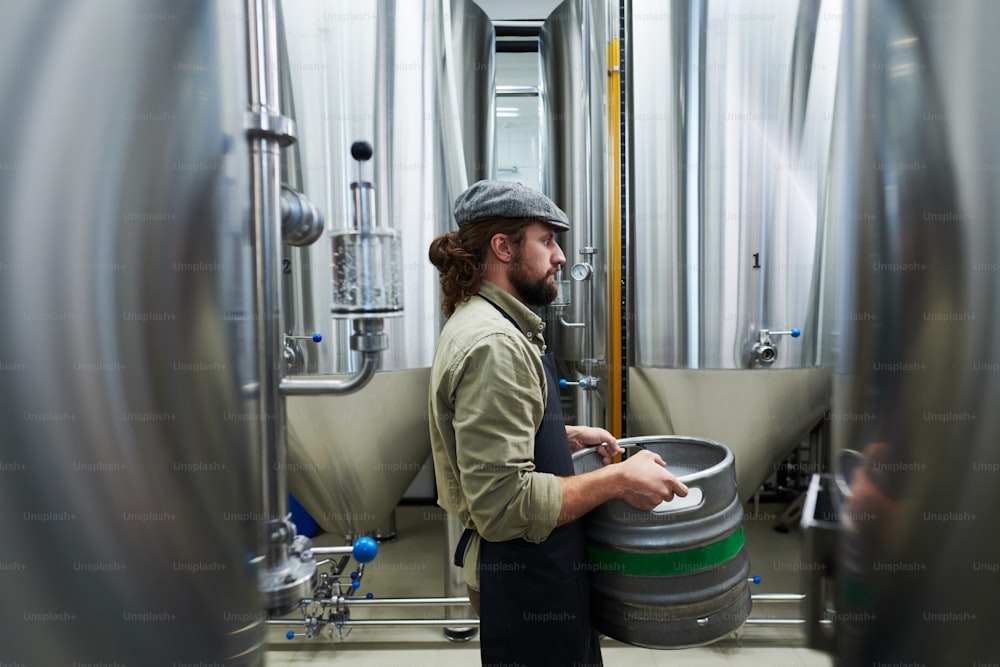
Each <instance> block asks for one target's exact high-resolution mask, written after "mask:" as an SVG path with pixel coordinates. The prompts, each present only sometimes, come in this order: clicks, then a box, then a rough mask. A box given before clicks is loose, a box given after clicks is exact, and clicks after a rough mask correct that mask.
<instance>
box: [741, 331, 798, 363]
mask: <svg viewBox="0 0 1000 667" xmlns="http://www.w3.org/2000/svg"><path fill="white" fill-rule="evenodd" d="M786 335H787V336H791V337H792V338H798V337H799V336H801V335H802V331H801V330H799V329H789V330H788V331H770V330H768V329H761V330H760V331H758V332H757V342H756V343H754V346H753V348H752V349H751V351H750V354H751V358H752V359H753V362H754V363H755V364H757V365H764V366H770V365H771V364H773V363H774V362H775V361H777V359H778V348H776V347H775V346H774V343H773V342H772V341H771V336H786Z"/></svg>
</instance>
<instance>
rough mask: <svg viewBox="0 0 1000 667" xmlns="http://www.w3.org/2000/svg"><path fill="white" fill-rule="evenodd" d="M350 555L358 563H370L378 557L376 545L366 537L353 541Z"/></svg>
mask: <svg viewBox="0 0 1000 667" xmlns="http://www.w3.org/2000/svg"><path fill="white" fill-rule="evenodd" d="M351 555H352V556H354V560H356V561H358V562H359V563H370V562H371V561H373V560H375V556H377V555H378V543H377V542H376V541H375V540H374V539H372V538H370V537H368V536H367V535H365V536H364V537H359V538H358V539H357V540H355V541H354V550H353V551H352V552H351Z"/></svg>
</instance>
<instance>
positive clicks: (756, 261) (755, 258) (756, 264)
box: [753, 252, 760, 269]
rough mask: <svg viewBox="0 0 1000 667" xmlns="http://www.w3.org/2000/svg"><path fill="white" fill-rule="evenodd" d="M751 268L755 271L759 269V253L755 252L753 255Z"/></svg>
mask: <svg viewBox="0 0 1000 667" xmlns="http://www.w3.org/2000/svg"><path fill="white" fill-rule="evenodd" d="M753 268H755V269H759V268H760V253H759V252H755V253H754V254H753Z"/></svg>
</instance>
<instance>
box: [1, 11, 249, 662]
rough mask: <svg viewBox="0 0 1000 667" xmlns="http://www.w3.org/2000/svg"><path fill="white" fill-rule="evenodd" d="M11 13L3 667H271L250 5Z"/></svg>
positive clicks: (5, 58) (4, 273)
mask: <svg viewBox="0 0 1000 667" xmlns="http://www.w3.org/2000/svg"><path fill="white" fill-rule="evenodd" d="M0 14H2V17H3V18H2V20H0V63H3V64H2V66H0V118H2V119H3V124H4V128H5V131H4V132H2V133H0V219H2V220H3V223H2V224H0V311H2V312H3V314H4V315H3V318H2V319H0V396H2V397H3V400H2V401H0V429H2V431H3V448H2V449H3V451H2V455H0V459H2V463H0V469H2V472H0V478H2V480H0V532H2V534H3V535H4V538H3V540H0V581H2V582H3V583H2V586H3V590H4V595H3V601H2V602H0V622H2V624H3V628H4V630H3V641H2V642H0V643H2V646H0V662H3V663H4V664H21V665H34V664H45V665H57V664H98V663H99V664H121V665H125V664H128V665H140V664H150V662H151V661H154V662H158V663H162V664H223V663H225V664H239V665H261V664H263V661H264V656H263V642H264V640H265V634H264V626H263V620H264V618H263V604H262V600H261V598H260V594H259V592H258V588H257V580H256V575H255V571H254V566H253V558H254V556H255V554H256V553H257V547H258V527H259V525H260V524H259V522H260V520H261V497H260V488H259V477H260V475H259V465H260V463H259V456H260V449H259V443H258V442H257V441H256V439H255V430H254V429H253V428H252V426H253V424H254V421H255V417H256V416H257V408H256V404H255V403H254V402H253V401H251V400H248V398H247V397H248V396H252V395H253V394H252V392H250V393H246V392H244V387H248V386H252V384H253V383H254V382H255V377H254V371H253V359H252V358H251V354H252V352H251V349H252V348H251V343H252V329H251V322H252V318H251V314H252V313H251V309H252V304H251V302H250V296H251V290H250V285H251V283H250V276H251V273H250V268H251V265H250V259H251V253H250V238H249V225H248V220H247V212H248V206H249V186H248V183H247V181H248V176H249V165H248V159H247V140H246V136H245V133H244V111H245V109H246V105H247V97H248V92H247V89H246V87H245V85H246V80H247V78H246V76H245V72H246V44H245V35H246V23H245V19H244V17H243V12H242V11H241V8H240V3H238V2H218V3H208V4H206V3H201V2H186V1H184V2H176V1H174V0H169V1H168V0H163V1H149V2H143V3H140V4H137V3H134V2H126V1H119V0H100V1H90V0H83V1H81V2H75V3H72V4H69V5H67V4H64V3H53V2H42V3H21V2H4V3H3V7H2V10H0Z"/></svg>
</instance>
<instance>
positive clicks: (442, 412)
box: [429, 181, 687, 667]
mask: <svg viewBox="0 0 1000 667" xmlns="http://www.w3.org/2000/svg"><path fill="white" fill-rule="evenodd" d="M455 219H456V221H457V222H458V230H456V231H452V232H450V233H448V234H444V235H443V236H440V237H438V238H436V239H435V240H434V241H433V242H432V243H431V247H430V250H429V257H430V261H431V262H432V263H433V264H434V265H435V266H436V267H437V269H438V271H439V272H440V279H441V287H442V290H443V293H444V301H443V309H444V313H445V315H446V316H447V317H449V319H448V322H447V323H446V324H445V326H444V328H443V330H442V332H441V337H440V339H439V341H438V345H437V349H436V350H435V354H434V363H433V366H432V368H431V381H430V399H429V416H430V434H431V448H432V452H433V455H434V470H435V473H436V475H437V486H438V496H439V500H438V502H439V503H440V504H441V506H442V507H444V508H445V509H446V510H447V511H448V512H450V513H452V514H454V515H456V516H457V517H458V518H459V519H460V520H461V521H462V522H463V523H464V525H465V526H466V528H467V530H466V532H465V535H463V539H462V542H461V543H460V544H459V548H458V550H457V552H456V554H455V561H456V564H458V565H463V566H464V568H465V578H466V582H467V584H468V586H469V597H470V600H471V601H472V604H473V607H474V608H475V609H476V613H477V614H479V616H480V619H481V624H480V653H481V657H482V663H483V664H484V665H499V664H504V665H512V664H518V665H539V666H543V667H554V666H558V665H567V666H568V665H600V664H602V663H601V653H600V646H599V645H598V642H597V635H596V633H595V632H594V631H593V630H592V629H591V627H590V613H589V599H588V591H587V580H586V572H587V570H586V567H585V563H584V558H585V545H584V535H583V526H582V525H581V523H580V522H579V521H575V519H577V518H578V517H580V516H582V515H583V514H585V513H586V512H588V511H590V510H591V509H593V508H594V507H596V506H597V505H599V504H601V503H603V502H605V501H607V500H609V499H611V498H622V499H624V500H625V501H626V502H628V503H629V504H631V505H633V506H635V507H637V508H640V509H644V510H648V509H651V508H653V507H655V506H656V505H658V504H659V503H660V502H661V501H663V500H669V499H671V498H673V496H674V494H677V495H679V496H684V495H687V487H685V486H684V485H683V484H681V483H680V482H679V481H677V479H676V478H675V477H674V476H673V475H672V474H670V473H669V472H668V471H667V470H666V467H665V465H664V463H663V460H662V459H660V457H659V456H657V455H656V454H653V453H652V452H649V451H641V452H639V453H638V454H635V455H633V456H630V457H629V458H628V459H627V460H626V461H625V462H624V463H621V464H615V465H606V466H605V467H603V468H601V469H600V470H596V471H594V472H590V473H586V474H582V475H574V470H573V464H572V460H571V457H570V453H571V451H572V450H575V449H580V448H582V447H585V446H594V445H596V446H599V448H600V449H599V451H600V452H601V454H602V457H603V459H604V462H605V463H606V464H608V463H610V462H611V459H612V457H613V456H614V455H615V454H617V453H619V452H621V451H622V449H621V447H619V446H618V443H617V441H616V440H615V438H614V436H612V435H611V433H609V432H608V431H606V430H604V429H601V428H593V427H584V426H566V425H565V424H564V422H563V419H562V413H561V409H560V401H559V391H558V385H557V384H556V378H555V365H554V363H553V360H552V355H551V354H545V342H544V339H543V336H542V334H543V329H544V323H543V322H542V320H541V319H540V318H539V317H538V316H537V315H536V314H535V313H534V312H532V310H531V309H530V308H529V307H528V306H544V305H547V304H549V303H551V302H552V300H553V299H554V298H555V297H556V293H557V290H556V284H555V274H556V272H557V271H558V270H559V267H560V266H562V265H563V264H564V263H565V262H566V257H565V255H563V252H562V250H561V249H560V248H559V244H558V243H557V242H556V238H555V235H556V234H557V233H558V232H564V231H566V230H568V229H569V220H568V218H567V216H566V214H565V213H564V212H563V211H562V210H560V209H559V207H557V206H556V205H555V204H554V203H553V202H552V201H551V200H550V199H548V198H547V197H545V196H544V195H542V194H541V193H539V192H536V191H534V190H530V189H528V188H525V187H523V186H521V185H519V184H517V183H509V182H504V181H479V182H478V183H475V184H474V185H472V186H471V187H470V188H469V189H468V190H466V191H465V192H463V193H462V194H461V195H460V196H459V197H458V199H457V200H456V201H455Z"/></svg>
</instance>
